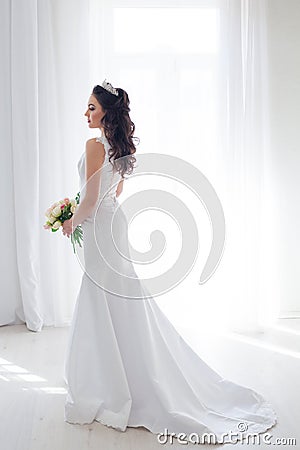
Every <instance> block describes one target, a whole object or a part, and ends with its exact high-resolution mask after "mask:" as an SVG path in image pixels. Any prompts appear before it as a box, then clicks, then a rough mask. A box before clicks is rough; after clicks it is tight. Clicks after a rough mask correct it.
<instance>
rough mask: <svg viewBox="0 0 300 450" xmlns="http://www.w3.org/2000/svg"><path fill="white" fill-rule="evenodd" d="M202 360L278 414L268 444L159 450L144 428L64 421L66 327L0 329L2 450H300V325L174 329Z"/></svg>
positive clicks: (175, 444)
mask: <svg viewBox="0 0 300 450" xmlns="http://www.w3.org/2000/svg"><path fill="white" fill-rule="evenodd" d="M179 331H180V332H181V334H182V336H183V337H184V338H185V339H186V340H187V342H188V343H189V344H190V345H191V346H192V347H193V348H194V350H195V351H197V352H198V354H199V355H200V357H201V358H202V359H204V360H205V361H206V362H207V363H208V364H210V365H211V366H212V367H213V368H214V369H215V370H217V371H218V372H219V373H220V374H221V375H222V376H223V377H224V378H228V379H230V380H231V381H235V382H237V383H239V384H243V385H244V386H248V387H251V388H253V389H255V390H257V391H258V392H260V393H261V394H263V395H264V396H265V397H266V398H267V399H268V400H269V401H270V402H271V403H272V405H273V407H274V409H275V411H276V412H277V415H278V424H277V425H276V426H275V427H274V428H272V429H271V430H269V433H270V434H271V435H272V436H271V437H270V441H269V442H270V443H271V444H267V443H263V441H261V443H260V445H258V444H257V443H254V444H251V443H250V444H246V443H243V444H242V443H239V444H226V445H214V446H206V445H201V447H200V445H199V446H198V445H194V444H191V443H190V444H187V445H184V444H180V443H178V442H177V441H176V440H174V442H173V444H170V443H168V444H160V443H159V442H158V440H157V436H156V435H153V434H152V433H150V432H149V431H148V430H146V429H143V428H137V429H135V428H128V429H127V431H126V432H119V431H116V430H114V429H112V428H109V427H106V426H104V425H101V424H100V423H98V422H94V423H93V424H90V425H84V426H81V425H71V424H68V423H66V422H64V418H63V411H64V400H65V385H64V381H63V378H62V374H63V362H64V356H65V349H66V342H67V335H68V332H69V328H68V327H66V328H52V327H45V328H44V329H43V330H42V332H40V333H33V332H31V331H29V330H28V329H27V328H26V326H25V325H15V326H3V327H0V350H1V352H0V414H1V417H0V448H1V449H3V450H50V449H51V450H86V449H95V450H96V449H97V450H100V449H103V450H111V449H120V450H129V449H130V450H152V449H162V448H170V449H182V448H196V447H197V448H201V449H206V448H210V449H211V448H222V447H223V448H226V449H236V450H237V449H242V448H243V449H245V448H254V447H255V448H277V446H279V445H278V444H277V445H276V442H275V440H276V439H277V438H280V439H289V438H295V439H296V444H295V443H294V445H293V444H288V445H284V444H283V442H284V441H282V444H281V445H280V446H279V447H284V448H285V449H288V448H294V449H297V448H300V433H299V423H300V406H299V405H300V376H299V374H300V322H299V320H297V319H291V320H281V321H279V322H278V327H277V328H276V329H275V328H274V329H272V330H271V329H269V330H267V331H266V332H265V333H264V334H257V335H254V334H248V335H245V334H244V335H238V334H222V335H220V334H219V335H217V334H216V333H214V334H208V333H205V334H203V333H201V332H200V331H197V332H196V331H193V332H192V331H190V330H184V329H182V330H181V329H180V330H179Z"/></svg>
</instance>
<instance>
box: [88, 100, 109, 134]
mask: <svg viewBox="0 0 300 450" xmlns="http://www.w3.org/2000/svg"><path fill="white" fill-rule="evenodd" d="M84 115H85V116H87V118H88V124H89V128H102V126H101V120H102V117H104V115H105V112H104V111H103V109H102V106H101V105H100V103H99V102H98V101H97V99H96V97H94V95H91V96H90V98H89V100H88V109H87V110H86V112H85V114H84Z"/></svg>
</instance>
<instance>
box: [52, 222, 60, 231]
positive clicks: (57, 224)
mask: <svg viewBox="0 0 300 450" xmlns="http://www.w3.org/2000/svg"><path fill="white" fill-rule="evenodd" d="M60 226H61V221H60V220H57V221H56V222H54V224H53V225H52V228H54V229H55V230H57V228H59V227H60Z"/></svg>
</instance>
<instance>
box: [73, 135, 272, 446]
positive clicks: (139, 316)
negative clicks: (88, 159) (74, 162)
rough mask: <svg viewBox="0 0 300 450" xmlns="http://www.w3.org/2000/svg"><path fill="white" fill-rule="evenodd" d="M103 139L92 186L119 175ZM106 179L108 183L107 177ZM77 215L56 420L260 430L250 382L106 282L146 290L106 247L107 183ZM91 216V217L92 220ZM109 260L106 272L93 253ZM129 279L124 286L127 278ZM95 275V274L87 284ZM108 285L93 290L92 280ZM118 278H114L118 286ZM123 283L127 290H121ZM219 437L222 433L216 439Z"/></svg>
mask: <svg viewBox="0 0 300 450" xmlns="http://www.w3.org/2000/svg"><path fill="white" fill-rule="evenodd" d="M97 140H98V141H100V142H102V143H103V144H104V148H105V151H106V156H105V162H104V164H106V166H105V167H104V164H103V168H102V171H101V189H100V194H103V193H104V192H106V190H107V189H108V188H109V187H110V186H112V185H113V184H114V183H116V182H118V181H119V180H120V174H119V173H118V172H112V165H110V163H108V149H109V143H108V141H107V139H106V138H105V137H100V138H97ZM78 171H79V175H80V184H81V186H82V187H83V191H82V192H81V196H82V195H83V194H84V185H85V153H83V155H82V156H81V158H80V160H79V162H78ZM115 186H116V185H115ZM115 190H116V187H115V188H114V190H113V191H112V192H110V193H109V194H108V195H107V196H106V197H105V198H104V201H102V203H101V204H100V207H99V209H98V210H97V211H96V215H95V216H94V212H93V214H92V216H90V217H88V218H87V219H86V220H84V221H83V223H82V228H83V231H84V249H83V252H84V264H85V272H84V274H83V276H82V281H81V286H80V290H79V293H78V297H77V302H76V306H75V310H74V315H73V319H72V324H71V329H70V333H69V341H68V347H67V352H66V358H65V368H64V369H65V373H64V377H65V381H66V384H67V396H66V402H65V421H66V422H69V423H74V424H88V423H91V422H93V421H94V420H95V421H98V422H101V423H102V424H105V425H107V426H111V427H113V428H115V429H117V430H120V431H125V430H126V427H138V426H144V427H145V428H147V429H148V430H150V431H151V432H153V433H156V434H158V433H163V432H164V430H165V429H167V430H168V433H175V434H176V435H177V434H178V433H186V434H187V435H188V434H190V433H197V434H198V435H202V434H203V433H213V434H214V435H215V436H216V441H217V442H226V441H227V440H226V438H225V439H224V433H230V432H233V433H235V432H238V431H241V430H240V429H239V423H240V422H243V423H246V424H247V432H248V433H262V432H264V431H266V430H267V429H269V428H271V427H272V426H273V425H274V424H275V423H276V420H277V419H276V414H275V412H274V411H273V409H272V407H271V405H270V404H269V403H268V402H267V401H266V400H265V399H264V398H263V397H262V396H261V395H260V394H258V393H257V392H255V391H254V390H252V389H250V388H247V387H244V386H241V385H238V384H236V383H233V382H231V381H229V380H226V379H224V378H222V377H221V376H220V375H219V374H218V373H216V372H215V371H214V370H213V369H211V368H210V367H209V366H208V365H207V364H206V363H205V362H204V361H203V360H202V359H201V358H200V357H199V356H198V355H197V354H196V353H195V352H194V351H193V350H192V348H191V347H190V346H189V345H188V344H187V343H186V342H185V340H184V339H183V338H182V337H181V336H180V334H179V333H178V332H177V331H176V329H175V328H174V326H173V325H172V324H171V323H170V321H169V320H168V319H167V317H166V316H165V315H164V313H163V312H162V311H161V310H160V308H159V307H158V305H157V303H156V302H155V300H154V299H153V298H151V297H148V298H142V299H141V298H140V299H134V298H128V299H127V298H126V297H125V298H124V297H122V296H118V295H115V294H114V288H116V290H118V289H121V290H122V289H123V290H124V292H128V293H129V294H130V292H136V291H137V290H139V292H140V293H141V296H143V293H144V294H145V292H146V290H145V287H144V286H143V285H142V283H141V282H140V281H139V280H138V278H137V275H136V272H135V271H134V268H133V264H132V262H131V261H130V260H127V259H125V258H122V257H121V256H120V254H119V253H118V252H116V251H115V247H114V242H113V240H112V239H111V228H110V226H111V219H112V215H113V214H114V211H115V209H116V208H117V207H118V208H119V209H120V211H121V212H120V215H119V219H118V221H117V224H116V228H115V232H116V233H119V235H120V241H122V242H123V245H124V243H125V246H127V243H128V235H127V225H128V224H127V221H126V216H125V214H124V213H122V206H121V205H120V204H119V203H118V201H117V199H116V196H115V192H114V191H115ZM94 220H95V223H94ZM95 239H96V240H97V242H100V247H101V251H102V253H103V255H104V257H105V258H107V259H108V260H109V261H110V262H111V263H113V264H114V268H115V269H116V271H114V273H115V272H116V273H118V274H123V275H124V276H121V277H118V276H116V277H115V278H114V276H113V275H112V272H111V271H110V270H109V269H108V266H107V264H106V261H105V258H102V257H100V256H99V251H97V245H96V244H95ZM129 277H135V279H136V282H135V284H133V285H132V286H131V285H130V283H131V281H130V280H131V278H129ZM95 281H96V282H95ZM102 281H103V282H105V283H104V284H105V285H106V286H107V285H108V286H110V285H111V287H112V292H108V291H107V290H104V289H102V288H101V287H100V286H101V282H102ZM118 284H119V285H118ZM131 290H132V291H131ZM222 439H223V441H222Z"/></svg>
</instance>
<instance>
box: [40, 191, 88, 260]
mask: <svg viewBox="0 0 300 450" xmlns="http://www.w3.org/2000/svg"><path fill="white" fill-rule="evenodd" d="M79 201H80V192H78V193H77V195H76V197H75V199H71V200H70V199H69V198H68V197H66V198H64V199H63V200H59V201H58V202H55V203H53V205H51V206H50V208H48V209H47V211H46V212H45V215H46V217H47V222H46V223H45V224H44V228H45V230H50V229H51V230H52V232H54V233H55V232H56V231H57V230H58V229H59V228H60V227H61V226H62V224H63V223H64V221H65V220H69V219H71V217H72V216H73V215H74V213H75V211H76V208H77V205H78V204H79ZM82 241H83V231H82V227H81V225H78V226H77V227H76V228H75V230H74V231H73V233H72V234H71V242H72V245H73V250H74V253H75V243H76V242H77V243H78V245H79V246H80V247H82V245H81V242H82Z"/></svg>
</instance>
